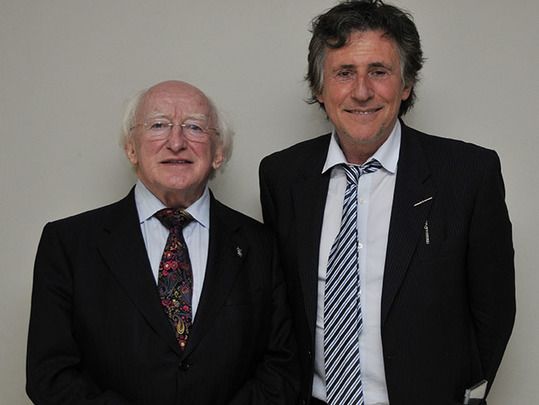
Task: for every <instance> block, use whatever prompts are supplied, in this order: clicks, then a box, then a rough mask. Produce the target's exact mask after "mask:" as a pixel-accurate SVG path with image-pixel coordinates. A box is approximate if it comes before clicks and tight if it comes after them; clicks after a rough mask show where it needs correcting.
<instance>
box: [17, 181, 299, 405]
mask: <svg viewBox="0 0 539 405" xmlns="http://www.w3.org/2000/svg"><path fill="white" fill-rule="evenodd" d="M210 221H211V228H210V243H209V253H208V264H207V269H206V275H205V281H204V286H203V291H202V295H201V299H200V303H199V306H198V310H197V314H196V317H195V321H194V324H193V328H192V331H191V335H190V338H189V341H188V344H187V347H186V349H185V352H183V353H182V352H181V351H180V350H179V348H178V344H177V342H176V339H175V336H174V332H173V329H172V327H171V325H170V323H169V320H168V318H167V317H166V315H165V313H164V311H163V309H162V307H161V305H160V300H159V296H158V293H157V287H156V283H155V279H154V278H153V275H152V272H151V269H150V264H149V261H148V258H147V254H146V249H145V246H144V241H143V238H142V233H141V230H140V225H139V220H138V214H137V210H136V205H135V202H134V196H133V191H131V193H130V194H129V195H128V196H127V197H126V198H124V199H123V200H121V201H119V202H117V203H115V204H112V205H110V206H107V207H104V208H100V209H97V210H94V211H90V212H86V213H83V214H80V215H77V216H74V217H71V218H67V219H64V220H60V221H56V222H53V223H49V224H47V226H46V227H45V229H44V231H43V235H42V238H41V242H40V244H39V248H38V253H37V258H36V262H35V270H34V285H33V294H32V311H31V317H30V331H29V338H28V358H27V392H28V395H29V396H30V398H31V399H32V400H33V401H34V402H35V403H37V404H55V405H56V404H69V405H73V404H114V405H116V404H122V405H124V404H147V405H157V404H159V405H169V404H170V405H172V404H208V405H210V404H211V405H215V404H228V403H230V404H270V403H271V404H285V403H295V398H296V395H297V389H298V387H297V366H296V364H297V363H296V360H297V359H296V357H295V356H296V355H295V351H296V345H295V340H294V339H293V336H292V333H291V330H292V328H291V321H290V314H289V308H288V305H287V303H286V297H285V296H286V291H285V285H284V281H283V279H282V273H281V272H280V269H279V267H278V264H277V259H276V251H277V248H276V244H275V243H273V242H272V241H273V239H272V236H271V235H270V234H269V233H268V231H267V230H266V229H265V228H263V226H262V225H261V224H260V223H258V222H256V221H254V220H252V219H250V218H248V217H246V216H245V215H242V214H240V213H238V212H236V211H233V210H231V209H230V208H227V207H225V206H224V205H222V204H220V203H219V202H218V201H216V200H215V199H214V198H213V196H212V198H211V208H210Z"/></svg>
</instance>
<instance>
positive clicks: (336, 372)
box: [324, 160, 382, 405]
mask: <svg viewBox="0 0 539 405" xmlns="http://www.w3.org/2000/svg"><path fill="white" fill-rule="evenodd" d="M342 167H343V168H344V171H345V173H346V179H347V184H346V191H345V194H344V202H343V212H342V219H341V228H340V230H339V233H338V234H337V237H336V238H335V242H334V243H333V246H332V247H331V251H330V253H329V260H328V268H327V275H326V286H325V295H324V357H325V359H324V360H325V371H326V393H327V403H328V404H329V405H344V404H346V405H352V404H358V405H362V404H363V388H362V385H361V370H360V359H359V334H360V333H361V329H362V326H363V323H362V317H361V303H360V295H359V268H358V245H357V244H358V240H357V197H358V196H357V190H358V181H359V177H360V176H361V175H364V174H366V173H372V172H374V171H376V170H378V169H379V168H380V167H382V166H381V164H380V163H379V162H378V161H376V160H372V161H370V162H368V163H366V164H365V165H363V166H351V165H343V166H342Z"/></svg>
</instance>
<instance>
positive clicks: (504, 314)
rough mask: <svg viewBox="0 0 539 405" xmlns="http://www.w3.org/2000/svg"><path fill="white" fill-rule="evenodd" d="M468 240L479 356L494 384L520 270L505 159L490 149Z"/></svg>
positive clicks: (470, 286)
mask: <svg viewBox="0 0 539 405" xmlns="http://www.w3.org/2000/svg"><path fill="white" fill-rule="evenodd" d="M485 161H486V165H484V166H483V167H484V171H483V172H482V174H481V178H480V183H479V189H478V192H477V195H476V200H475V205H474V211H473V215H472V218H471V223H470V232H469V239H468V257H467V258H468V260H467V263H468V272H467V274H468V287H469V302H470V307H471V311H472V317H473V322H474V326H475V334H476V338H477V342H478V346H479V347H478V348H479V355H480V359H481V365H482V368H483V373H484V375H485V378H486V379H487V380H488V382H489V388H490V386H491V385H492V382H493V380H494V377H495V375H496V371H497V370H498V367H499V365H500V362H501V360H502V356H503V353H504V351H505V347H506V345H507V342H508V340H509V337H510V335H511V331H512V328H513V324H514V319H515V311H516V305H515V269H514V261H513V258H514V251H513V243H512V236H511V223H510V221H509V216H508V212H507V207H506V205H505V190H504V185H503V180H502V175H501V169H500V161H499V158H498V156H497V155H496V153H495V152H493V151H488V155H487V159H486V160H485Z"/></svg>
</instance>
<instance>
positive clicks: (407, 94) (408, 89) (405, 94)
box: [401, 86, 412, 101]
mask: <svg viewBox="0 0 539 405" xmlns="http://www.w3.org/2000/svg"><path fill="white" fill-rule="evenodd" d="M411 92H412V86H404V89H402V95H401V101H405V100H408V97H410V93H411Z"/></svg>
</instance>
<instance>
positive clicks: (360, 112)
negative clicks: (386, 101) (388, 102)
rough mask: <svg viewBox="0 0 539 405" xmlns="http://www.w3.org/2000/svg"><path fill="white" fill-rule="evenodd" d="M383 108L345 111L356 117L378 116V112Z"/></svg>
mask: <svg viewBox="0 0 539 405" xmlns="http://www.w3.org/2000/svg"><path fill="white" fill-rule="evenodd" d="M382 108H383V107H374V108H345V109H344V111H345V112H347V113H349V114H354V115H365V116H367V115H372V114H376V113H377V112H378V111H380V110H381V109H382Z"/></svg>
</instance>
